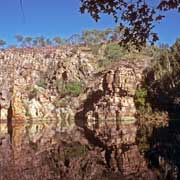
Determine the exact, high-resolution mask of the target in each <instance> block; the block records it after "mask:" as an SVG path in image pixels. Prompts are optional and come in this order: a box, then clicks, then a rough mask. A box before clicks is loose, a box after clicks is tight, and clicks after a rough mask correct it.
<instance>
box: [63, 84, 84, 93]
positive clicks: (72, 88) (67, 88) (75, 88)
mask: <svg viewBox="0 0 180 180" xmlns="http://www.w3.org/2000/svg"><path fill="white" fill-rule="evenodd" d="M82 91H83V84H82V82H68V83H66V84H65V85H64V87H63V89H62V94H63V95H72V96H78V95H79V94H80V93H82Z"/></svg>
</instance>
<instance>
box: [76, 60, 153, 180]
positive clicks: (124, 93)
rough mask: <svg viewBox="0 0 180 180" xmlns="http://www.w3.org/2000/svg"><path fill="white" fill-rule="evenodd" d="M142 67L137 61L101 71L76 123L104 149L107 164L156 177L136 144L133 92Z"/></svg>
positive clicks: (141, 176) (125, 172) (125, 173)
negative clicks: (132, 64)
mask: <svg viewBox="0 0 180 180" xmlns="http://www.w3.org/2000/svg"><path fill="white" fill-rule="evenodd" d="M142 70H143V69H142V68H141V67H140V66H138V64H134V66H130V65H129V64H128V63H125V64H123V63H122V64H118V66H117V67H115V68H113V69H110V70H109V71H106V72H105V73H104V74H102V76H101V77H100V78H99V80H97V81H96V83H95V85H94V87H90V88H89V89H88V90H87V91H88V96H87V99H86V100H85V102H84V104H83V105H82V108H81V109H80V110H79V112H78V113H77V114H76V124H77V125H79V126H81V127H83V128H84V129H85V134H86V137H87V139H88V140H89V143H91V144H94V145H96V146H99V147H101V148H104V149H105V157H106V163H107V165H108V166H109V167H110V168H112V169H113V170H114V171H115V172H121V174H122V175H123V176H124V177H126V176H127V177H130V176H131V174H133V176H134V175H135V174H136V175H137V177H138V178H139V179H155V177H154V176H153V175H152V172H151V171H150V170H148V167H147V164H146V161H145V160H144V158H143V156H142V155H140V152H139V150H138V147H137V145H136V133H137V126H136V118H135V114H136V107H135V103H134V95H135V91H136V88H137V86H138V85H139V84H140V83H141V78H142V76H141V71H142ZM92 136H93V138H92ZM133 176H132V178H133ZM134 178H135V176H134Z"/></svg>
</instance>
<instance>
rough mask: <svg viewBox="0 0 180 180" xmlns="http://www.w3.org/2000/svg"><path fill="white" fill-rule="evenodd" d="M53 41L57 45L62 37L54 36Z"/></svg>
mask: <svg viewBox="0 0 180 180" xmlns="http://www.w3.org/2000/svg"><path fill="white" fill-rule="evenodd" d="M53 41H54V42H55V43H56V44H57V45H61V43H62V39H61V38H60V37H58V36H57V37H55V38H54V39H53Z"/></svg>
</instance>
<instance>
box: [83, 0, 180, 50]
mask: <svg viewBox="0 0 180 180" xmlns="http://www.w3.org/2000/svg"><path fill="white" fill-rule="evenodd" d="M80 1H81V4H82V5H81V7H80V11H81V13H85V12H86V11H87V12H88V13H89V14H90V15H91V16H92V18H93V19H95V20H96V21H98V20H99V19H100V15H101V14H102V13H104V14H108V15H112V16H113V17H114V20H115V22H119V23H120V26H121V29H120V30H121V33H123V37H122V39H121V41H120V44H121V45H124V46H128V45H131V46H132V45H135V46H136V48H138V49H141V47H142V46H145V45H146V43H147V42H150V43H151V44H154V42H155V41H157V40H158V35H157V33H155V32H153V28H154V26H155V22H159V21H161V20H162V19H163V18H164V17H165V16H164V15H162V14H163V12H164V11H168V10H172V9H174V10H178V12H180V1H179V0H161V1H160V3H157V4H156V6H154V7H153V6H152V5H151V4H150V1H148V0H132V1H129V0H96V1H94V0H80Z"/></svg>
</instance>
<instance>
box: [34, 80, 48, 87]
mask: <svg viewBox="0 0 180 180" xmlns="http://www.w3.org/2000/svg"><path fill="white" fill-rule="evenodd" d="M36 85H37V86H39V87H42V88H44V89H46V82H45V80H44V79H40V80H39V81H37V83H36Z"/></svg>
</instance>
